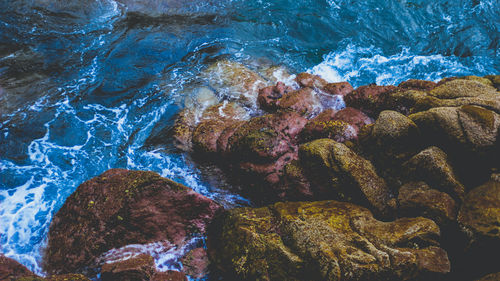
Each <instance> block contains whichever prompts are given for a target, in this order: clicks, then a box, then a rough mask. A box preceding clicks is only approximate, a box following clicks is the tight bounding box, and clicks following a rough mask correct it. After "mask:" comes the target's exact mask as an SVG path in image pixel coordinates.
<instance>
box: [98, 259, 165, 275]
mask: <svg viewBox="0 0 500 281" xmlns="http://www.w3.org/2000/svg"><path fill="white" fill-rule="evenodd" d="M155 271H156V270H155V262H154V260H153V257H151V256H150V255H146V254H142V255H139V256H136V257H132V258H130V259H127V260H124V261H117V262H113V263H106V264H104V265H103V266H102V267H101V280H102V281H114V280H122V281H149V280H150V279H151V277H152V276H153V274H154V273H155Z"/></svg>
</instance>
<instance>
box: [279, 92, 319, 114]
mask: <svg viewBox="0 0 500 281" xmlns="http://www.w3.org/2000/svg"><path fill="white" fill-rule="evenodd" d="M276 105H277V107H278V109H282V110H293V111H295V112H298V113H299V114H301V115H311V114H312V113H313V112H314V111H316V109H319V108H320V102H319V99H318V97H317V96H316V95H315V94H314V92H313V90H312V89H311V88H302V89H299V90H296V91H293V92H290V93H288V94H286V95H284V96H283V97H282V98H280V99H279V100H278V101H277V102H276Z"/></svg>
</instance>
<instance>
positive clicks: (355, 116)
mask: <svg viewBox="0 0 500 281" xmlns="http://www.w3.org/2000/svg"><path fill="white" fill-rule="evenodd" d="M334 119H335V120H341V121H344V122H346V123H349V124H350V125H351V126H353V128H354V129H355V130H356V134H357V133H358V132H359V130H361V128H363V127H364V126H366V125H368V124H372V123H373V119H372V118H370V117H368V116H367V115H366V114H364V113H363V112H361V111H360V110H358V109H355V108H352V107H346V108H343V109H341V110H339V111H337V112H336V113H335V116H334Z"/></svg>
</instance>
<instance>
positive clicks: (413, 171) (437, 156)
mask: <svg viewBox="0 0 500 281" xmlns="http://www.w3.org/2000/svg"><path fill="white" fill-rule="evenodd" d="M404 169H407V175H408V177H409V178H412V179H414V180H423V181H425V182H427V183H428V184H430V185H431V186H432V187H434V188H435V189H438V190H440V191H443V192H446V193H448V194H449V195H451V196H452V197H453V198H454V199H455V200H457V202H459V203H460V202H462V200H463V199H464V195H465V187H464V186H463V185H462V183H460V181H458V179H457V176H456V173H455V171H454V169H453V167H452V166H451V165H450V163H449V160H448V156H447V155H446V153H445V152H444V151H442V150H441V149H439V148H438V147H435V146H431V147H429V148H427V149H425V150H422V151H421V152H420V153H418V154H417V155H415V156H413V157H412V158H411V159H410V160H408V162H407V163H405V164H404Z"/></svg>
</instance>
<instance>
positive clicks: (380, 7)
mask: <svg viewBox="0 0 500 281" xmlns="http://www.w3.org/2000/svg"><path fill="white" fill-rule="evenodd" d="M499 7H500V3H499V1H498V0H484V1H483V0H472V1H458V0H457V1H444V0H433V1H430V0H427V1H424V0H420V1H419V0H415V1H403V0H401V1H397V0H388V1H375V0H367V1H355V0H335V1H334V0H313V1H297V0H295V1H285V0H280V1H270V0H267V1H264V0H260V1H237V0H234V1H230V0H220V1H214V0H213V1H189V0H188V1H186V0H184V1H180V0H163V1H158V0H142V1H139V0H137V1H134V0H122V1H121V2H118V1H116V2H115V1H114V0H94V1H92V0H88V1H83V0H65V1H62V0H14V1H1V2H0V252H3V253H5V254H6V255H8V256H10V257H13V258H15V259H17V260H19V261H20V262H22V263H23V264H25V265H27V266H28V267H29V268H30V269H33V270H35V271H36V272H38V273H41V269H40V266H39V262H40V259H41V257H40V256H41V248H42V247H43V245H44V243H45V239H46V235H47V230H48V226H49V224H50V220H51V217H52V215H53V214H54V213H55V212H56V211H57V210H58V209H59V208H60V207H61V205H62V204H63V202H64V200H65V198H66V197H67V196H69V195H70V194H71V193H72V192H73V191H74V190H75V188H76V187H77V186H78V185H79V184H80V183H82V182H83V181H85V180H87V179H89V178H91V177H93V176H95V175H98V174H100V173H102V172H103V171H105V170H107V169H109V168H117V167H122V168H129V169H141V170H153V171H157V172H159V173H160V174H162V175H163V176H166V177H169V178H172V179H174V180H176V181H179V182H182V183H184V184H186V185H188V186H190V187H192V188H193V189H195V190H196V191H198V192H200V193H202V194H205V195H207V196H209V197H211V198H214V199H215V200H217V201H218V202H221V203H222V204H224V205H225V206H229V207H231V206H238V205H246V204H248V203H249V202H248V201H247V200H245V199H244V198H242V197H240V196H238V195H237V194H234V193H232V192H230V191H227V190H226V189H225V188H223V187H221V186H219V185H218V184H213V183H211V182H210V181H208V180H207V179H205V178H204V176H203V175H202V174H203V173H201V171H200V169H198V168H197V167H196V166H195V165H194V164H193V163H192V162H191V161H189V159H188V158H187V156H186V155H184V154H182V153H178V152H175V151H174V150H173V149H172V147H171V146H169V145H166V146H165V147H163V148H150V147H145V146H144V143H145V141H146V139H147V138H148V136H149V135H150V134H151V132H152V131H154V130H157V129H158V128H159V127H160V128H161V127H166V128H168V127H169V126H171V125H172V122H173V121H172V118H173V116H174V115H175V114H176V113H177V112H178V111H179V110H180V109H181V108H182V104H183V103H182V99H183V97H184V96H186V95H189V94H191V93H192V92H193V91H195V90H196V89H197V88H199V87H202V86H206V85H208V84H209V82H210V77H206V76H204V77H203V78H200V77H201V76H199V74H200V72H202V71H203V70H204V69H205V68H206V67H207V66H208V65H210V64H211V63H213V62H215V61H217V60H219V59H231V60H236V61H239V62H242V63H244V64H245V65H247V66H249V67H250V68H258V67H259V65H261V64H267V65H268V64H278V65H282V66H285V67H287V68H288V69H290V71H291V72H299V71H309V72H312V73H316V74H320V75H322V76H323V77H324V78H325V79H328V80H330V81H340V80H347V81H349V82H351V83H352V84H353V85H354V86H359V85H363V84H367V83H373V82H376V83H378V84H397V83H399V82H401V81H403V80H406V79H409V78H420V79H430V80H438V79H440V78H441V77H446V76H453V75H485V74H492V73H499V72H500V58H499V49H500V48H499V46H500V45H499V44H500V42H499V40H500V32H499V29H500V8H499ZM172 255H173V256H174V257H173V258H172V257H170V258H169V259H167V260H168V262H166V263H165V264H166V266H167V267H168V264H169V263H171V262H172V261H173V260H175V253H174V254H172ZM157 262H158V260H157Z"/></svg>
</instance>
